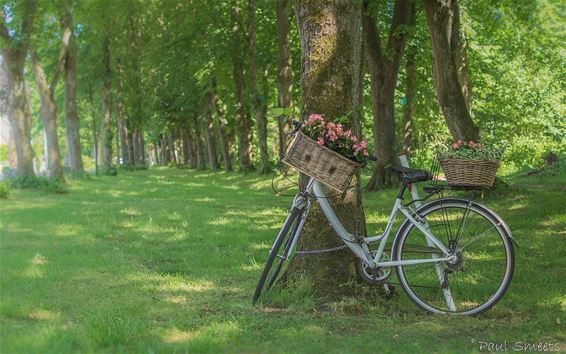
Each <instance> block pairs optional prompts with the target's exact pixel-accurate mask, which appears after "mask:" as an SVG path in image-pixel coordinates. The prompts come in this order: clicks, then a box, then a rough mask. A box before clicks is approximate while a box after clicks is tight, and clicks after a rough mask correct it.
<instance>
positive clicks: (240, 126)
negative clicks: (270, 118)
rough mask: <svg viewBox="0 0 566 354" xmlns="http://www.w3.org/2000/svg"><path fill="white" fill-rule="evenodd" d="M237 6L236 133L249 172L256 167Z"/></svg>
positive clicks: (234, 61) (240, 155)
mask: <svg viewBox="0 0 566 354" xmlns="http://www.w3.org/2000/svg"><path fill="white" fill-rule="evenodd" d="M237 11H238V10H237V8H236V7H234V9H233V11H232V17H233V20H234V22H236V23H235V24H234V27H233V28H234V30H233V38H234V50H233V55H232V65H233V77H234V100H235V101H236V133H237V135H238V160H239V163H240V169H241V170H242V171H244V172H248V171H251V170H253V169H254V166H253V164H252V160H251V153H252V151H251V149H252V146H251V139H252V136H251V133H252V132H251V122H250V117H249V114H248V113H247V109H246V102H245V100H244V91H245V81H244V65H243V58H242V52H243V49H242V47H243V42H244V38H243V37H244V34H243V33H242V29H241V28H240V26H239V25H238V23H237V21H238V19H239V16H240V15H239V14H238V12H237Z"/></svg>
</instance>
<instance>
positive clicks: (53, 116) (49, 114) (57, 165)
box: [32, 53, 65, 180]
mask: <svg viewBox="0 0 566 354" xmlns="http://www.w3.org/2000/svg"><path fill="white" fill-rule="evenodd" d="M32 66H33V72H34V74H35V83H36V84H37V89H38V91H39V97H40V100H41V108H40V110H39V116H40V118H41V121H42V122H43V128H44V129H45V136H46V140H47V161H48V164H49V176H50V177H51V178H52V179H60V180H63V179H64V178H65V177H64V175H63V165H62V164H61V152H60V150H59V137H58V136H57V106H56V105H55V100H54V98H53V91H54V89H55V87H56V84H57V83H56V82H55V83H54V84H52V86H51V87H50V86H49V84H48V83H47V80H46V79H45V74H44V72H43V68H42V67H41V65H40V64H39V60H38V59H37V55H36V53H33V54H32Z"/></svg>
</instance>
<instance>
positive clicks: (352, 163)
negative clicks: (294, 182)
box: [282, 114, 369, 192]
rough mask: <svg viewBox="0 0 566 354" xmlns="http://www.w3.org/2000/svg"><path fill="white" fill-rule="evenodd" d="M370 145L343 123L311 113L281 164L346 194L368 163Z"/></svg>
mask: <svg viewBox="0 0 566 354" xmlns="http://www.w3.org/2000/svg"><path fill="white" fill-rule="evenodd" d="M367 144H368V142H367V141H366V140H362V141H359V139H358V138H357V137H356V136H355V135H354V134H353V133H352V131H351V130H349V129H346V128H345V127H344V126H342V124H340V123H334V122H331V121H326V120H325V119H324V118H323V117H322V115H320V114H311V115H310V116H309V118H308V119H307V120H306V121H305V122H303V127H302V129H301V131H299V132H298V133H297V135H296V136H295V138H294V139H293V141H292V142H291V143H290V144H289V147H288V148H287V152H286V153H285V158H284V159H283V160H282V161H283V162H284V163H285V164H287V165H289V166H292V167H294V168H295V169H297V170H299V171H300V172H302V173H304V174H306V175H308V176H310V177H313V178H315V179H317V180H318V181H320V182H322V183H324V184H326V185H327V186H329V187H331V188H333V189H336V190H338V191H341V192H343V191H345V190H346V189H347V188H348V185H349V184H350V180H351V179H352V176H353V175H354V174H355V173H356V170H357V169H358V168H359V167H361V166H364V165H365V164H367V162H368V160H369V153H368V151H367Z"/></svg>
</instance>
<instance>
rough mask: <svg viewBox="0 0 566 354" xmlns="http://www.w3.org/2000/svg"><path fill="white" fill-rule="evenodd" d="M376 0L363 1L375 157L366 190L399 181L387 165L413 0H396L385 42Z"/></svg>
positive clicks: (393, 156) (392, 157) (393, 146)
mask: <svg viewBox="0 0 566 354" xmlns="http://www.w3.org/2000/svg"><path fill="white" fill-rule="evenodd" d="M375 4H376V2H375V1H371V0H365V1H364V14H363V32H364V39H365V49H366V53H367V62H368V65H369V71H370V74H371V92H372V98H373V128H374V129H373V133H374V135H373V137H374V138H373V139H374V148H375V154H376V156H377V161H376V163H375V166H374V170H373V173H372V176H371V179H370V181H369V182H368V185H367V187H366V188H367V189H368V190H377V189H378V188H379V187H382V186H390V185H392V184H395V183H396V182H397V181H398V178H399V177H398V174H397V173H395V172H392V171H390V170H389V169H388V168H387V167H388V166H390V165H393V164H395V163H396V162H397V142H396V137H395V135H396V134H395V112H394V109H395V87H396V84H397V76H398V74H399V67H400V65H401V59H402V58H403V50H404V48H405V43H406V41H407V37H408V35H409V26H410V25H411V24H412V23H413V22H414V15H415V4H414V3H413V0H395V7H394V10H393V17H392V19H391V25H390V27H389V34H388V37H387V42H386V43H385V46H383V45H382V43H381V42H382V40H381V34H380V33H379V31H378V26H377V20H376V15H375V12H376V9H375Z"/></svg>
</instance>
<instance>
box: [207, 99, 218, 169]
mask: <svg viewBox="0 0 566 354" xmlns="http://www.w3.org/2000/svg"><path fill="white" fill-rule="evenodd" d="M213 104H214V95H213V94H212V92H207V93H206V95H205V96H204V140H205V142H206V151H207V155H208V167H209V168H210V169H211V170H213V171H216V170H218V167H219V166H218V160H217V159H216V141H215V140H214V130H215V129H214V124H212V109H213V108H212V106H213Z"/></svg>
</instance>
